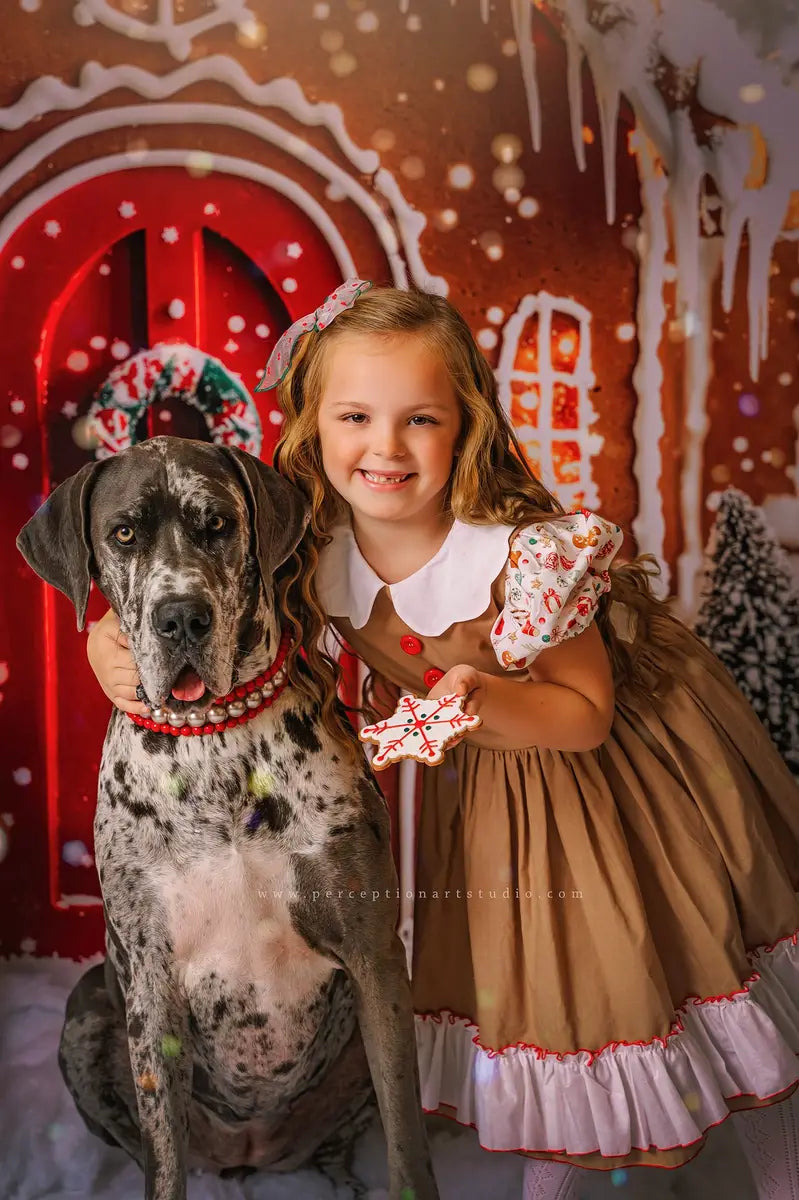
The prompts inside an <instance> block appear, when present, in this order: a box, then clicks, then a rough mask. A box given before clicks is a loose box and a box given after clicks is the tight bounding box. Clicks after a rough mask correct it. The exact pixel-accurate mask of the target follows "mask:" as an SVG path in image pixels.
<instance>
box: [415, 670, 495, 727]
mask: <svg viewBox="0 0 799 1200" xmlns="http://www.w3.org/2000/svg"><path fill="white" fill-rule="evenodd" d="M453 694H455V695H456V696H465V697H466V698H467V699H466V702H465V704H464V706H463V711H464V712H467V713H469V714H470V715H472V716H474V715H476V714H477V713H479V711H480V709H481V707H482V704H483V701H484V699H485V676H484V675H483V672H482V671H478V670H477V669H476V668H475V667H470V666H469V665H468V664H467V663H459V664H458V665H457V666H456V667H452V668H451V669H450V670H449V671H447V673H446V675H444V676H443V678H441V679H439V681H438V683H437V684H436V685H435V687H433V688H431V689H430V691H429V692H428V693H427V696H426V699H427V700H438V699H439V697H440V696H451V695H453Z"/></svg>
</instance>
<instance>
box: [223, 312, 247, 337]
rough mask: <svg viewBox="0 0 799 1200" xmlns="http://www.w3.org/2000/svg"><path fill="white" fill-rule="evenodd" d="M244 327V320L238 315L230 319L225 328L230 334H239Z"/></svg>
mask: <svg viewBox="0 0 799 1200" xmlns="http://www.w3.org/2000/svg"><path fill="white" fill-rule="evenodd" d="M245 325H246V321H245V320H244V317H241V316H238V315H236V316H233V317H230V318H229V319H228V323H227V327H228V329H229V330H230V332H231V333H241V331H242V329H243V328H244V326H245Z"/></svg>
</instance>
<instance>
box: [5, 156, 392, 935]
mask: <svg viewBox="0 0 799 1200" xmlns="http://www.w3.org/2000/svg"><path fill="white" fill-rule="evenodd" d="M386 275H388V269H386ZM341 276H342V267H341V266H340V265H339V263H338V262H337V261H336V258H335V257H334V254H333V252H332V251H331V249H330V247H329V245H328V244H327V242H326V241H325V239H324V238H323V237H322V235H321V233H320V231H319V230H318V229H317V227H316V226H315V225H314V224H313V223H312V221H311V220H310V219H309V217H308V216H307V215H306V214H305V213H304V212H302V211H301V210H300V209H299V208H298V207H297V206H296V205H295V204H293V203H292V202H291V201H290V200H288V199H287V198H286V197H285V196H283V195H280V194H278V193H276V192H274V191H271V190H269V189H267V188H265V187H263V186H261V185H259V184H255V183H253V182H250V181H248V180H244V179H239V178H234V177H232V176H224V175H217V174H210V175H208V176H206V177H204V178H200V179H197V178H192V176H191V175H190V174H189V173H188V172H187V171H185V170H183V169H181V168H177V167H174V168H173V167H159V168H152V169H148V168H143V167H142V168H138V169H135V170H129V171H122V172H118V173H115V174H112V175H107V176H102V177H99V178H97V179H94V180H89V181H87V182H85V183H82V184H80V185H78V186H76V187H74V188H73V189H71V190H70V191H69V192H66V193H64V194H63V195H61V196H58V197H56V198H54V199H53V200H51V201H50V202H49V203H47V204H46V205H45V206H44V207H42V208H40V209H38V210H37V211H36V212H34V213H33V214H32V215H31V216H29V217H28V218H27V220H26V221H25V222H24V224H22V225H21V226H20V228H19V229H17V231H16V233H15V234H14V235H13V237H12V238H11V239H10V241H9V242H8V244H7V245H6V246H5V247H4V248H3V250H2V252H1V253H0V277H1V278H3V279H4V280H5V281H9V280H10V281H11V284H13V285H15V286H6V288H5V289H4V292H3V296H2V298H0V328H2V331H3V337H2V340H0V360H2V362H1V370H0V379H2V384H0V387H2V391H3V393H5V397H4V400H3V415H2V418H0V425H2V439H3V446H4V448H5V453H4V473H3V479H2V499H3V504H2V509H0V512H1V513H2V515H1V516H0V530H1V536H2V539H3V542H2V551H0V554H2V561H3V562H4V563H6V564H9V565H8V567H7V568H6V569H7V579H6V586H5V587H4V588H3V589H2V597H1V598H0V606H2V607H0V692H4V693H5V698H4V703H3V704H2V706H0V719H2V721H3V727H4V736H3V739H2V746H1V747H0V779H2V791H0V813H4V814H7V815H5V816H4V817H3V818H1V819H2V821H3V827H4V828H6V827H7V826H9V824H10V828H8V829H7V839H8V844H7V848H6V853H5V857H4V858H3V859H2V861H0V912H2V913H3V914H4V915H3V919H2V924H1V925H0V953H15V952H18V951H19V948H20V947H22V949H23V950H24V949H29V950H31V951H34V952H35V953H37V954H49V953H51V952H52V951H57V952H58V953H61V954H71V955H74V956H78V955H84V954H89V953H93V952H95V951H97V950H99V949H100V948H101V946H102V914H101V908H100V904H99V886H98V881H97V877H96V873H95V870H94V864H93V858H92V823H93V817H94V808H95V794H96V780H97V768H98V764H99V757H100V750H101V746H102V741H103V736H104V732H105V727H106V723H107V718H108V702H107V700H106V699H105V697H104V696H103V695H102V693H101V692H100V689H99V687H98V686H97V683H96V681H95V679H94V677H93V676H92V674H91V672H90V670H89V667H88V664H87V661H86V652H85V634H78V633H77V632H76V629H75V617H74V613H73V611H72V609H71V606H70V605H69V603H68V601H67V600H66V599H65V598H64V597H63V596H61V595H60V593H56V592H55V591H54V590H53V589H52V588H48V587H45V586H44V585H43V584H42V583H41V582H40V581H39V580H38V579H37V578H36V577H35V576H34V575H33V573H32V572H31V571H30V570H29V569H28V568H27V567H26V565H25V564H24V563H23V561H22V559H21V558H20V557H19V555H18V554H17V552H16V550H15V548H14V538H15V537H16V534H17V533H18V531H19V529H20V528H21V526H22V525H23V524H24V523H25V521H26V520H27V519H28V517H29V516H30V515H31V513H32V512H33V511H34V510H35V509H36V507H37V506H38V504H39V503H40V501H41V499H42V497H43V496H45V495H47V494H48V493H49V491H50V490H51V489H52V488H53V487H54V486H55V485H56V484H57V483H60V482H61V481H62V480H63V479H65V478H66V477H67V476H68V475H70V474H71V473H72V472H74V471H76V470H77V469H78V468H79V467H80V466H82V465H83V463H85V462H86V461H88V459H89V451H87V450H86V449H85V448H84V447H83V446H82V445H81V444H80V437H79V436H78V437H77V440H76V436H75V435H76V433H78V432H79V430H80V428H81V423H80V421H79V420H78V418H79V417H80V416H81V415H82V414H84V413H85V412H86V411H87V409H88V407H89V404H90V402H91V399H92V396H93V394H94V392H95V391H96V390H97V388H98V386H99V385H100V384H101V383H102V382H103V380H104V379H105V377H106V376H107V375H108V374H109V372H110V371H111V370H112V368H113V367H114V366H116V365H117V364H118V363H119V362H120V361H122V360H124V359H125V358H127V357H128V356H129V355H131V354H134V353H136V352H137V351H138V350H140V349H142V348H143V347H144V346H148V345H150V346H151V345H154V344H155V343H156V342H160V341H169V340H176V341H185V342H188V343H190V344H193V345H196V346H198V347H200V348H201V349H202V350H204V351H206V352H207V353H209V354H212V355H214V356H215V357H217V358H219V359H221V361H222V362H223V363H224V364H225V366H226V367H227V368H228V369H229V370H230V371H232V372H234V373H236V374H240V375H241V377H242V380H243V382H244V384H245V386H246V387H247V388H248V389H249V390H250V391H252V389H253V387H254V385H255V383H256V380H257V375H256V372H257V371H258V370H259V369H260V368H261V367H263V365H264V363H265V362H266V358H267V356H268V354H269V351H270V349H271V347H272V346H273V345H274V342H275V341H276V339H277V337H278V336H279V335H280V333H281V332H282V330H283V329H284V328H285V327H286V325H287V324H288V323H289V322H290V321H292V320H294V319H295V318H296V317H298V316H301V315H303V314H304V313H306V312H309V311H310V310H311V309H313V308H314V307H315V306H316V305H318V304H319V303H320V302H321V300H322V299H323V298H324V296H325V295H326V294H327V293H328V292H329V291H331V290H332V289H333V288H334V287H335V285H336V284H337V283H338V282H339V281H340V279H341ZM255 401H256V404H257V406H258V410H259V415H260V418H261V422H262V425H263V430H264V446H263V451H262V457H263V458H264V459H266V460H267V461H270V460H271V456H272V451H273V449H274V445H275V442H276V440H277V436H278V432H279V426H278V424H276V423H275V420H276V417H277V414H276V412H275V410H274V404H273V400H272V397H271V395H270V394H269V393H266V394H258V395H256V396H255ZM147 420H148V422H149V429H148V431H147V433H148V435H149V436H151V435H153V434H155V433H172V434H177V435H182V436H191V437H206V436H207V434H206V431H205V425H204V422H203V419H202V416H201V415H200V414H199V413H197V412H195V411H194V410H191V409H189V408H188V407H187V406H184V405H181V404H180V403H179V402H178V403H173V404H172V405H170V404H168V403H167V404H163V405H161V406H159V407H155V406H154V407H153V408H152V409H150V410H149V413H148V416H147ZM76 422H77V424H76ZM8 451H10V452H11V453H8ZM9 461H10V463H11V467H10V470H6V468H5V464H6V463H8V462H9ZM103 610H104V605H103V602H102V599H101V598H100V597H99V596H98V595H97V594H93V595H92V597H91V600H90V606H89V612H88V620H89V621H91V620H96V619H97V618H98V617H99V616H100V615H101V613H102V612H103ZM8 814H10V816H11V818H12V819H13V824H11V823H10V821H9V816H8Z"/></svg>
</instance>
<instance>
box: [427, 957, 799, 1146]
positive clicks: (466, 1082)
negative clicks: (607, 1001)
mask: <svg viewBox="0 0 799 1200" xmlns="http://www.w3.org/2000/svg"><path fill="white" fill-rule="evenodd" d="M750 958H751V959H752V963H753V967H754V968H755V969H756V970H757V972H759V976H757V977H756V978H755V980H754V981H753V982H752V983H751V984H750V985H749V987H748V988H747V989H746V990H744V991H743V992H741V993H739V994H737V995H734V996H732V997H730V998H724V999H720V1000H717V1001H712V1000H706V1001H705V1002H704V1003H695V1002H692V1001H691V1000H687V1001H686V1002H685V1004H684V1005H682V1006H681V1008H680V1009H679V1010H678V1015H677V1019H676V1020H675V1023H674V1025H673V1027H672V1032H671V1034H670V1035H669V1036H668V1037H667V1038H665V1039H657V1040H653V1041H651V1042H648V1043H646V1044H644V1045H638V1044H632V1045H624V1044H622V1043H613V1044H611V1045H610V1046H608V1047H605V1048H604V1049H602V1050H601V1053H596V1054H594V1055H593V1056H592V1054H591V1053H589V1052H588V1051H583V1052H577V1053H575V1054H567V1055H563V1056H561V1057H558V1056H557V1055H556V1054H554V1053H552V1052H549V1053H546V1052H542V1051H541V1050H539V1049H537V1048H536V1047H532V1046H530V1047H523V1046H518V1047H517V1046H514V1047H510V1048H508V1049H506V1050H504V1051H503V1052H501V1053H494V1052H489V1051H486V1050H483V1049H482V1048H481V1047H480V1046H479V1045H478V1044H477V1041H478V1037H479V1031H478V1030H477V1029H476V1027H475V1026H474V1025H470V1024H469V1023H468V1022H467V1021H465V1020H463V1019H462V1018H458V1017H454V1016H452V1015H451V1014H448V1013H443V1014H441V1015H440V1017H439V1018H436V1017H429V1016H419V1015H417V1017H416V1046H417V1054H418V1058H419V1070H420V1076H421V1085H422V1105H423V1107H424V1108H425V1109H426V1110H427V1111H435V1110H436V1109H437V1108H438V1107H439V1106H440V1105H442V1104H447V1105H449V1106H450V1107H451V1108H454V1109H455V1110H456V1111H457V1120H458V1121H459V1122H461V1123H462V1124H470V1125H473V1126H474V1127H475V1128H476V1129H477V1131H478V1134H479V1137H480V1142H481V1144H482V1145H483V1146H484V1147H486V1148H487V1149H489V1150H518V1149H527V1150H562V1151H563V1150H565V1152H566V1153H568V1154H590V1153H596V1152H597V1151H599V1152H600V1153H602V1154H603V1155H605V1156H607V1157H609V1158H610V1157H616V1156H621V1155H624V1154H627V1153H629V1151H630V1149H631V1148H632V1147H644V1148H645V1147H648V1146H650V1145H653V1146H657V1147H661V1148H663V1149H667V1148H670V1147H673V1146H689V1145H693V1144H694V1143H695V1142H696V1141H697V1140H698V1139H699V1138H700V1137H701V1136H702V1134H703V1133H705V1132H706V1131H707V1130H708V1129H709V1128H710V1127H711V1126H713V1125H716V1124H718V1122H719V1121H721V1120H723V1119H724V1118H725V1117H726V1116H727V1115H728V1113H729V1108H728V1105H727V1103H726V1101H727V1099H732V1098H733V1097H735V1096H740V1095H743V1094H746V1095H755V1096H757V1097H760V1098H762V1099H766V1098H768V1097H771V1096H774V1095H777V1094H779V1093H780V1092H782V1091H785V1090H786V1089H787V1088H789V1087H790V1086H791V1085H792V1084H793V1083H795V1082H796V1081H797V1079H799V1065H798V1064H797V1059H796V1054H797V1052H799V1004H797V995H798V994H799V951H797V946H796V945H795V944H794V943H793V942H792V941H791V940H790V939H786V940H785V941H783V942H780V943H779V945H777V946H776V947H775V949H774V950H773V951H771V952H770V953H769V952H766V951H765V950H764V951H762V952H760V953H758V952H755V953H754V954H753V955H751V956H750ZM564 1096H567V1097H568V1102H567V1103H564Z"/></svg>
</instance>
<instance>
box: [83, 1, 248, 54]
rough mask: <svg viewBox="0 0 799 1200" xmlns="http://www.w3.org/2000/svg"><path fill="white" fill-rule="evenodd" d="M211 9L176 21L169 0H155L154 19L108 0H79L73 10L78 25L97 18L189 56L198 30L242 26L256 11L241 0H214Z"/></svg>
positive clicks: (108, 25)
mask: <svg viewBox="0 0 799 1200" xmlns="http://www.w3.org/2000/svg"><path fill="white" fill-rule="evenodd" d="M213 2H214V10H213V11H212V12H208V13H205V14H204V15H203V16H201V17H195V18H194V19H193V20H187V21H180V22H179V21H176V20H175V13H174V9H173V6H172V0H158V19H157V20H156V21H153V22H149V21H140V20H137V18H136V17H131V16H128V15H127V14H126V13H123V12H120V11H119V9H116V8H111V6H110V5H109V4H108V2H107V0H78V3H77V4H76V5H75V7H74V8H73V10H72V17H73V20H74V21H75V23H76V24H77V25H84V26H85V25H93V24H94V23H95V22H99V24H101V25H105V27H106V28H107V29H111V30H113V31H114V33H121V34H123V35H124V36H125V37H131V38H136V40H137V41H145V42H161V43H162V44H163V45H165V46H166V48H167V49H168V51H169V53H170V54H171V55H172V57H173V58H179V59H184V58H188V57H189V54H190V53H191V43H192V40H193V39H194V38H196V37H199V35H200V34H201V33H207V32H208V31H209V30H210V29H216V28H217V26H219V25H229V24H233V23H235V24H237V25H239V27H241V26H245V27H246V22H247V21H254V20H255V19H256V18H255V13H254V12H253V11H252V9H250V8H246V7H245V3H244V0H213Z"/></svg>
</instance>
